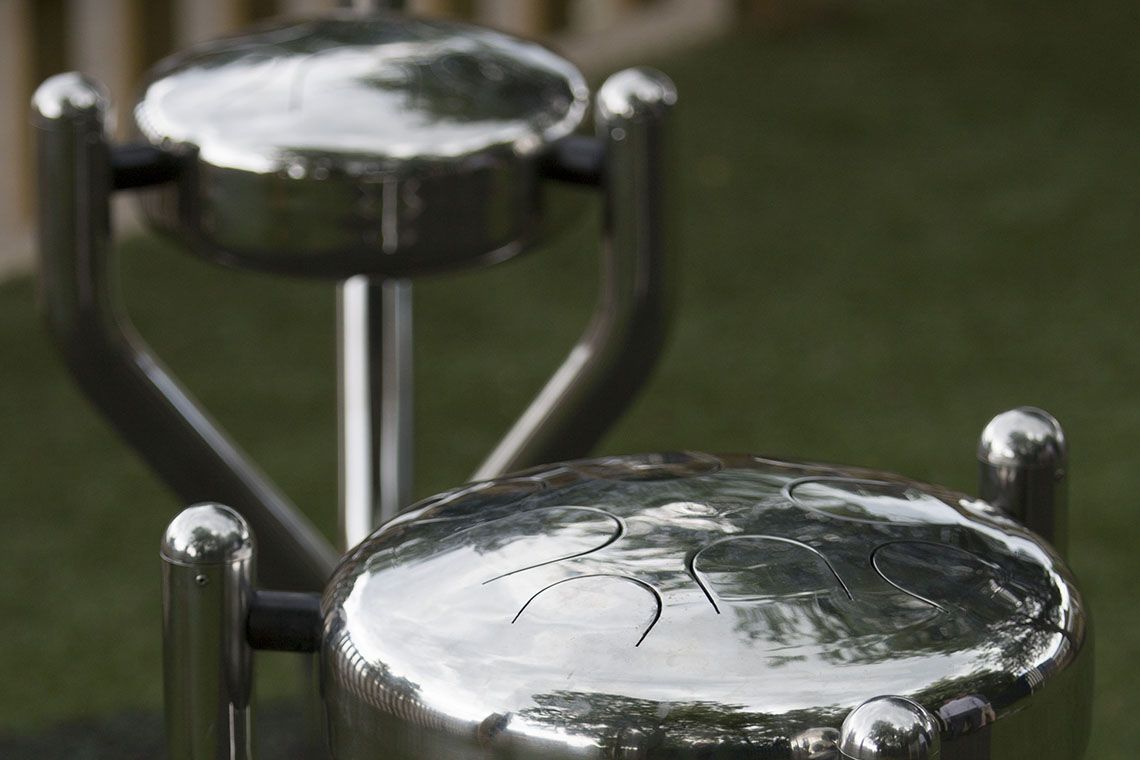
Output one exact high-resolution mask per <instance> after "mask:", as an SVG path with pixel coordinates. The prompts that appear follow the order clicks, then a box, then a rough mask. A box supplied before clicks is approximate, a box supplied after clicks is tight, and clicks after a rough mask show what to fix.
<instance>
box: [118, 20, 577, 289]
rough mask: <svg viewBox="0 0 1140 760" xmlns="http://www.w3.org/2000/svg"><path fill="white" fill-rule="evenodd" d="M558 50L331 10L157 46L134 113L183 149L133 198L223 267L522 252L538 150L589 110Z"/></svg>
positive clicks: (528, 235) (340, 270) (533, 209)
mask: <svg viewBox="0 0 1140 760" xmlns="http://www.w3.org/2000/svg"><path fill="white" fill-rule="evenodd" d="M587 96H588V90H587V87H586V83H585V81H584V80H583V78H582V76H581V74H579V73H578V71H577V69H575V68H574V66H573V65H571V64H570V63H568V62H566V61H565V60H564V59H562V58H560V57H558V56H556V55H554V54H553V53H551V52H550V51H548V50H546V49H545V48H543V47H541V46H539V45H536V44H533V43H529V42H525V41H522V40H518V39H515V38H513V37H509V36H507V35H503V34H499V33H498V32H494V31H491V30H488V29H482V28H479V27H474V26H469V25H465V24H458V23H448V22H441V21H422V20H415V19H409V18H404V17H402V16H396V15H385V14H381V15H376V16H369V17H363V18H362V17H360V16H357V15H353V14H349V13H345V14H343V15H339V16H338V15H333V16H330V17H324V18H319V19H312V20H305V21H289V22H283V23H282V22H277V23H275V24H273V25H270V26H263V27H260V28H258V29H255V30H254V31H251V32H247V33H244V34H241V35H239V36H234V37H230V38H226V39H222V40H218V41H214V42H209V43H205V44H203V45H199V46H197V47H194V48H191V49H189V50H187V51H186V52H184V53H180V54H178V55H175V56H173V57H171V58H168V59H166V60H165V61H164V62H163V63H162V64H161V65H160V66H159V67H158V68H157V69H156V70H155V71H154V72H152V74H151V78H150V81H149V83H148V84H147V85H146V87H145V89H144V92H143V96H142V98H141V99H140V101H139V103H138V105H137V106H136V108H135V122H136V124H137V127H138V129H139V130H140V131H141V133H142V135H143V136H144V137H145V138H146V139H147V140H148V141H149V142H150V143H152V144H153V145H156V146H160V147H162V148H165V149H168V150H171V151H174V152H176V153H180V154H182V155H184V156H186V157H187V158H188V165H189V171H186V172H184V173H183V175H182V177H181V180H180V183H179V184H180V187H179V188H178V190H177V191H175V190H171V189H168V190H166V191H160V192H159V193H156V194H154V195H153V197H152V198H151V202H150V203H149V204H148V210H149V214H150V218H151V220H152V221H153V222H155V223H156V224H157V225H158V226H159V227H160V228H166V229H171V230H174V231H177V232H178V233H179V236H180V237H182V238H184V239H187V240H190V241H191V242H192V243H193V245H194V248H195V250H196V251H197V252H198V253H199V254H201V255H203V256H206V257H207V258H210V259H214V260H217V261H221V262H222V263H227V264H231V265H236V266H243V267H250V268H254V269H267V270H274V271H280V272H285V273H291V274H302V275H317V276H326V277H337V278H344V277H348V276H351V275H354V274H373V275H384V276H413V275H416V274H421V273H423V272H430V271H437V270H441V269H451V268H456V267H459V266H462V265H465V264H466V265H471V264H474V263H476V262H487V261H497V260H502V259H506V258H509V257H511V256H513V255H515V254H516V253H519V252H520V251H521V250H523V249H524V248H525V247H526V246H527V245H529V244H530V243H531V242H533V241H534V239H535V237H536V236H537V234H538V233H539V231H540V229H539V217H540V214H539V212H540V208H539V206H540V204H541V197H542V195H541V193H540V192H539V175H538V159H539V157H540V156H541V154H542V152H543V150H544V149H545V148H547V147H548V146H549V145H550V144H551V143H553V142H554V141H556V140H558V139H559V138H561V137H564V136H566V135H568V134H569V133H570V132H572V131H573V130H574V128H575V127H577V126H578V124H579V123H580V122H581V120H582V117H583V115H584V114H585V111H586V103H587Z"/></svg>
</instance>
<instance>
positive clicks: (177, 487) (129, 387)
mask: <svg viewBox="0 0 1140 760" xmlns="http://www.w3.org/2000/svg"><path fill="white" fill-rule="evenodd" d="M32 105H33V114H34V123H35V126H36V133H37V136H38V141H37V142H38V147H37V150H38V174H39V236H40V238H39V258H40V273H39V278H40V279H39V290H40V292H39V295H40V308H41V310H42V312H43V316H44V318H45V320H46V321H47V324H48V327H49V328H50V330H51V333H52V335H53V337H54V338H55V342H56V345H57V346H58V348H59V350H60V353H61V354H62V355H63V358H64V359H65V361H66V362H67V366H68V368H69V369H70V370H71V373H72V375H74V377H75V379H76V380H77V381H78V382H79V385H80V387H82V388H83V390H84V392H85V393H86V394H87V396H88V397H89V398H90V399H91V400H92V401H93V402H94V403H95V405H96V406H97V407H98V408H99V410H100V411H101V412H102V413H103V414H104V415H105V416H106V417H107V419H108V420H109V421H110V422H111V424H112V425H113V426H114V427H115V428H116V429H117V430H118V432H119V434H120V435H121V436H122V437H123V438H124V439H125V440H126V441H127V443H129V444H130V445H131V446H132V447H133V448H134V449H135V450H136V451H137V452H138V453H139V454H140V455H141V456H142V457H143V459H144V460H146V462H147V464H149V465H150V467H151V468H153V469H154V471H155V472H157V473H158V475H159V476H160V477H161V478H162V479H163V481H165V482H166V484H167V485H168V486H170V487H171V488H172V489H173V490H174V491H175V493H177V494H178V498H179V499H180V500H181V501H183V502H184V503H193V502H198V501H206V500H214V501H222V502H225V503H227V504H231V505H233V506H234V507H235V508H236V509H238V510H239V511H240V512H241V513H242V515H244V516H245V518H246V519H247V520H249V522H250V525H251V526H252V527H253V530H254V531H255V532H256V534H257V537H258V540H259V542H260V545H261V546H262V553H261V554H262V559H261V562H260V565H261V568H262V576H261V577H262V580H263V581H264V582H265V583H267V584H270V585H272V586H275V587H277V588H285V589H297V590H316V589H320V588H322V587H323V586H324V582H325V580H326V579H327V578H328V576H329V575H330V574H331V572H332V569H333V567H334V566H335V561H336V554H335V553H334V551H333V549H332V547H331V546H330V545H329V543H328V542H327V541H326V540H325V539H324V538H323V537H322V536H321V535H320V533H319V532H318V531H317V530H316V529H315V528H314V527H313V526H312V525H311V524H310V523H309V522H308V521H307V520H306V519H305V518H304V517H303V516H302V515H301V514H300V513H299V512H298V511H297V509H296V507H294V506H293V505H292V504H290V503H289V501H288V500H287V499H286V498H285V497H284V496H283V495H282V494H281V493H280V492H279V491H278V490H277V489H276V488H275V487H274V486H273V484H272V483H271V482H270V481H269V479H268V478H267V477H266V476H265V475H264V474H263V473H261V472H260V471H259V470H258V469H257V468H256V467H255V466H254V465H253V464H252V463H251V462H250V461H249V459H248V458H247V457H246V456H245V455H244V454H243V453H242V452H241V451H239V450H238V448H237V447H236V446H235V445H234V444H233V443H232V442H231V441H230V440H229V438H227V437H226V435H225V433H224V432H222V430H221V429H220V428H219V427H218V425H217V424H216V423H214V422H213V420H211V419H210V418H209V416H208V415H207V414H206V413H205V412H204V411H203V410H202V409H201V408H200V407H199V406H198V405H197V404H196V403H195V402H194V400H193V399H192V398H191V397H190V395H189V394H188V393H187V392H186V391H185V390H183V389H182V388H181V387H180V386H179V384H178V382H177V381H176V380H175V379H174V378H173V377H172V376H171V375H170V373H169V372H168V371H167V370H166V369H165V368H164V367H163V366H162V364H161V363H160V362H159V361H158V359H157V358H156V357H155V356H154V355H153V354H152V353H150V351H149V350H148V349H147V348H146V346H145V344H144V343H143V342H142V341H141V339H140V338H139V337H138V336H137V335H136V334H135V332H134V330H133V329H132V328H131V326H130V324H129V322H128V321H127V319H126V317H125V316H124V315H123V314H122V313H121V312H120V310H119V309H118V308H117V299H116V293H115V284H114V277H113V276H112V272H111V261H110V259H111V245H110V206H109V196H110V192H111V167H110V148H109V146H108V143H107V139H106V134H105V126H104V125H105V121H106V114H107V110H108V108H109V103H108V100H107V98H106V96H105V95H104V93H103V91H102V89H101V88H100V87H99V86H98V85H97V84H95V83H94V82H92V81H91V80H88V79H86V78H84V77H82V76H80V75H79V74H61V75H58V76H55V77H52V78H51V79H49V80H47V81H46V82H44V84H43V85H41V86H40V88H39V89H38V90H37V91H36V95H35V97H34V99H33V102H32Z"/></svg>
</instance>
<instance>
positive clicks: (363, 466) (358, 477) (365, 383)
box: [337, 275, 412, 549]
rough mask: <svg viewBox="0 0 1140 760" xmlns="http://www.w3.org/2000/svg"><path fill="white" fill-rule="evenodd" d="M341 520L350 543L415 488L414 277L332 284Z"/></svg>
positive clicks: (386, 517) (346, 544)
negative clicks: (336, 327) (335, 288)
mask: <svg viewBox="0 0 1140 760" xmlns="http://www.w3.org/2000/svg"><path fill="white" fill-rule="evenodd" d="M337 319H338V322H339V331H338V332H339V335H338V347H339V352H338V353H339V362H338V364H339V376H340V462H341V477H340V525H341V539H342V541H343V543H344V546H343V548H345V549H348V548H350V547H352V546H355V545H356V544H358V543H359V542H360V541H362V540H363V539H364V537H365V536H367V535H368V534H369V533H371V532H372V531H373V530H374V529H375V528H376V527H377V526H378V525H380V524H381V523H383V522H385V521H387V520H390V519H391V518H392V517H395V515H396V513H397V512H398V511H399V510H400V509H401V508H402V507H406V506H407V505H408V504H409V503H410V501H411V494H412V285H411V283H410V282H409V281H407V280H382V281H376V280H372V279H369V278H368V277H365V276H363V275H360V276H357V277H352V278H350V279H348V280H345V281H344V282H343V283H341V285H340V288H339V290H338V292H337Z"/></svg>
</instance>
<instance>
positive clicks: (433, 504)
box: [322, 453, 1092, 760]
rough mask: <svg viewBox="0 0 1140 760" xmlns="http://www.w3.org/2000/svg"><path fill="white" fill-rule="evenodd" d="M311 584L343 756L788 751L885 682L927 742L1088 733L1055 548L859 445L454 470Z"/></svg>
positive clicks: (1079, 622)
mask: <svg viewBox="0 0 1140 760" xmlns="http://www.w3.org/2000/svg"><path fill="white" fill-rule="evenodd" d="M323 609H324V615H325V638H324V644H323V651H322V693H323V696H324V700H325V704H326V709H327V712H328V724H329V727H330V736H331V743H332V747H333V751H334V754H335V756H336V757H337V758H340V759H341V760H345V759H349V758H352V759H355V758H365V757H374V756H375V755H376V753H377V752H381V751H383V752H384V753H385V755H384V756H385V757H388V758H392V759H393V760H401V759H403V758H422V757H438V758H445V757H446V758H451V759H453V760H459V759H461V758H464V759H465V758H488V757H501V758H507V757H510V758H544V759H545V760H554V759H556V758H615V757H645V758H653V757H662V758H664V757H678V758H680V757H685V758H696V757H706V756H718V757H719V756H724V757H737V756H739V757H754V756H755V757H767V758H793V757H795V758H801V757H804V756H805V755H804V753H805V752H806V751H808V750H810V748H812V746H813V743H814V745H815V749H816V751H819V752H826V751H828V747H827V746H826V742H827V740H828V739H829V738H834V737H835V734H834V731H837V730H839V729H840V728H841V727H842V726H843V725H844V721H845V719H847V718H848V717H849V715H850V714H851V712H852V710H855V708H857V707H858V706H859V705H861V704H863V703H864V702H866V701H867V700H869V699H872V698H874V697H877V696H880V695H897V696H899V697H903V698H905V699H908V700H912V701H913V702H915V703H916V704H918V705H920V706H921V707H922V708H923V710H925V711H926V712H928V713H930V714H931V715H937V716H939V717H938V722H939V728H940V731H939V736H940V741H941V752H942V754H941V755H940V757H941V758H942V759H943V760H949V759H954V758H957V759H959V760H961V759H963V758H971V759H972V760H976V759H978V758H985V757H992V758H994V759H995V760H1000V759H1002V758H1005V759H1008V760H1012V759H1015V758H1026V757H1033V758H1044V759H1047V760H1052V759H1054V758H1056V759H1060V758H1064V759H1065V760H1072V759H1073V758H1077V757H1080V755H1081V753H1082V751H1083V748H1084V745H1085V742H1086V739H1087V733H1088V726H1089V714H1090V687H1091V673H1092V656H1091V648H1090V644H1091V637H1090V632H1089V629H1088V620H1087V617H1086V612H1085V608H1084V603H1083V601H1082V599H1081V596H1080V593H1079V592H1078V590H1077V589H1076V587H1075V585H1074V581H1073V579H1072V576H1071V574H1070V572H1069V570H1068V569H1067V568H1066V567H1065V566H1064V564H1063V562H1062V561H1061V560H1060V558H1059V557H1058V556H1057V555H1056V554H1055V553H1054V552H1053V550H1052V549H1050V548H1049V547H1048V546H1047V545H1046V544H1045V543H1043V541H1042V540H1041V539H1040V538H1039V537H1038V536H1037V535H1036V534H1034V533H1032V532H1030V531H1028V530H1026V529H1024V528H1023V527H1021V526H1020V525H1018V524H1017V523H1016V522H1014V521H1013V520H1011V519H1009V518H1008V517H1007V516H1005V515H1004V514H1003V513H1002V512H1000V511H999V510H996V509H994V508H993V507H992V506H991V505H989V504H986V503H983V502H980V501H977V500H974V499H972V498H969V497H966V496H964V495H961V494H957V493H954V492H951V491H947V490H945V489H941V488H937V487H934V486H929V485H924V484H921V483H916V482H913V481H909V480H906V479H904V478H900V477H898V476H894V475H889V474H884V473H879V472H873V471H867V470H857V469H849V468H838V467H832V466H825V465H812V464H802V463H785V462H779V461H774V460H768V459H762V458H758V457H748V456H730V457H714V456H710V455H707V454H696V453H690V454H675V455H653V456H641V457H614V458H610V459H600V460H585V461H579V462H570V463H567V464H563V465H551V466H546V467H542V468H536V469H534V470H530V471H526V472H522V473H517V474H514V475H511V476H508V477H504V478H503V479H501V480H497V481H490V482H485V483H477V484H473V485H471V486H468V487H466V488H464V489H460V490H457V491H453V492H450V493H447V494H444V495H442V496H440V497H436V498H434V499H430V500H428V501H426V502H424V503H423V505H421V506H420V507H419V508H417V509H414V510H412V511H410V512H408V513H406V514H404V515H402V516H400V517H398V518H397V519H396V520H394V521H393V522H390V523H388V524H387V525H386V526H384V527H383V528H382V529H380V530H379V531H378V532H377V533H376V534H375V535H373V536H372V537H371V538H370V539H369V540H367V541H366V542H364V543H363V544H361V545H360V546H359V547H357V548H356V549H355V550H354V551H353V552H352V553H351V554H350V555H349V556H348V557H347V558H346V560H345V561H344V563H343V564H342V565H341V567H340V569H339V570H338V571H337V573H336V575H335V576H334V578H333V580H332V582H331V583H330V585H329V587H328V589H327V591H326V594H325V598H324V602H323ZM865 710H867V711H870V710H871V708H869V707H868V708H865ZM875 714H878V713H875ZM858 717H859V713H856V718H858ZM892 720H894V718H892ZM852 721H853V722H852V724H849V725H848V731H847V735H848V736H855V735H856V734H855V733H854V728H855V727H856V726H860V725H863V723H861V722H856V721H855V719H854V718H853V719H852ZM872 725H873V721H872ZM908 730H909V729H908ZM860 746H864V747H869V746H870V745H869V744H867V743H866V742H863V743H862V744H860ZM892 746H895V745H892V744H890V743H889V742H886V741H885V740H884V743H883V744H882V747H884V748H888V749H889V748H890V747H892ZM898 746H909V745H906V744H903V745H898ZM930 746H931V748H933V744H931V745H930ZM884 751H886V750H884ZM892 751H893V750H892ZM797 753H798V754H797ZM807 756H808V757H810V756H811V755H810V754H809V755H807ZM826 756H827V755H826V754H824V755H822V756H821V757H826ZM856 756H859V755H856ZM870 756H874V755H870ZM882 756H883V757H894V755H890V754H887V755H882ZM903 756H905V755H903ZM932 756H933V755H932Z"/></svg>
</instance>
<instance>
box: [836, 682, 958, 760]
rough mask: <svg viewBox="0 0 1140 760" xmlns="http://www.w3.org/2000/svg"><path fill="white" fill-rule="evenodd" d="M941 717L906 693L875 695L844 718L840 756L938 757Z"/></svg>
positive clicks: (884, 759)
mask: <svg viewBox="0 0 1140 760" xmlns="http://www.w3.org/2000/svg"><path fill="white" fill-rule="evenodd" d="M939 730H940V729H939V726H938V721H937V720H935V718H934V716H933V715H931V714H930V713H928V712H927V711H926V709H925V708H923V706H922V705H920V704H918V703H917V702H913V701H911V700H909V699H906V698H905V697H891V696H886V697H875V698H874V699H869V700H867V701H866V702H864V703H863V704H861V705H859V706H858V707H856V708H855V709H854V710H852V711H851V712H850V713H848V714H847V717H846V718H844V719H843V728H842V729H841V730H840V737H839V752H840V757H842V758H845V759H846V760H937V758H939V757H941V750H942V742H941V738H940V736H939Z"/></svg>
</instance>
